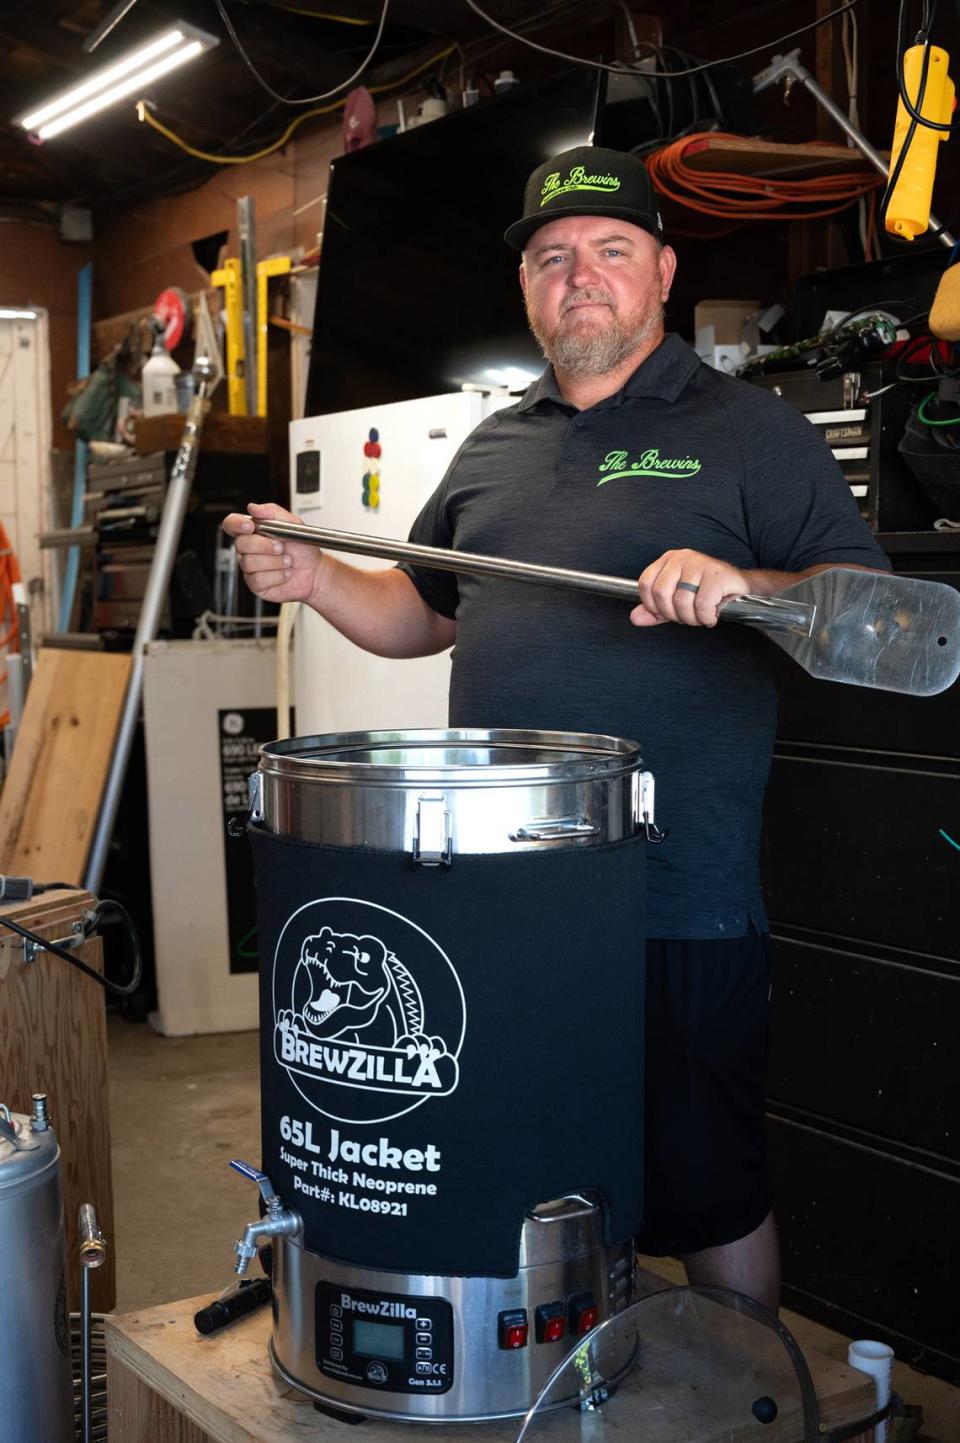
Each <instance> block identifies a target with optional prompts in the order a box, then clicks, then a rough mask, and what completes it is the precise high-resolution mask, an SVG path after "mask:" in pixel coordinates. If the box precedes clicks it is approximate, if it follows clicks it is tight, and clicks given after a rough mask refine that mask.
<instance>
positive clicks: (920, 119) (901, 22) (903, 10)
mask: <svg viewBox="0 0 960 1443" xmlns="http://www.w3.org/2000/svg"><path fill="white" fill-rule="evenodd" d="M923 11H924V15H923V19H922V20H921V22H920V32H919V33H918V35H917V39H916V40H915V41H914V44H915V45H924V46H926V50H927V54H926V56H925V57H924V59H925V62H926V61H927V60H928V58H929V54H930V30H931V28H932V26H933V20H934V16H935V15H936V13H937V0H933V9H932V10H929V9H928V0H924V6H923ZM928 17H929V18H928ZM906 20H907V0H900V11H899V14H898V17H897V89H898V90H899V92H900V99H901V100H902V101H903V108H904V110H905V111H906V112H907V114H908V115H909V116H910V117H911V119H912V120H913V121H914V123H915V124H916V125H924V126H926V128H927V129H928V130H940V131H943V132H944V133H945V134H947V135H957V134H960V121H954V122H952V123H950V122H948V123H947V124H946V125H941V124H940V122H939V121H937V120H930V119H929V117H928V116H926V115H923V114H922V113H921V111H922V107H923V89H922V87H921V89H920V91H919V93H918V95H917V105H916V109H914V106H913V102H912V101H911V99H910V97H909V95H908V94H907V84H906V80H905V79H904V74H903V58H904V56H905V54H906V52H907V49H908V47H907V46H906V45H905V44H904V43H903V42H904V39H905V37H906V32H907V23H906ZM920 35H922V36H923V39H922V40H921V39H920Z"/></svg>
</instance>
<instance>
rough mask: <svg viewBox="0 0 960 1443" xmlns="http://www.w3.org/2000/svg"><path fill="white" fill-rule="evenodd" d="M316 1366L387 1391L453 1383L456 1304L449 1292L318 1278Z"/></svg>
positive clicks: (430, 1389)
mask: <svg viewBox="0 0 960 1443" xmlns="http://www.w3.org/2000/svg"><path fill="white" fill-rule="evenodd" d="M316 1327H317V1332H316V1353H317V1367H318V1368H319V1369H320V1372H321V1373H323V1374H325V1375H326V1376H327V1377H328V1378H338V1379H340V1381H341V1382H347V1383H353V1384H355V1385H356V1386H358V1387H361V1388H372V1389H377V1390H379V1391H381V1392H387V1393H446V1392H447V1390H448V1389H449V1388H451V1387H452V1386H453V1377H454V1356H453V1308H452V1307H451V1306H450V1304H449V1303H448V1302H447V1300H446V1298H424V1297H414V1296H412V1295H410V1294H404V1293H377V1292H373V1291H370V1290H368V1289H366V1288H346V1287H343V1286H342V1285H340V1284H336V1283H318V1284H317V1292H316Z"/></svg>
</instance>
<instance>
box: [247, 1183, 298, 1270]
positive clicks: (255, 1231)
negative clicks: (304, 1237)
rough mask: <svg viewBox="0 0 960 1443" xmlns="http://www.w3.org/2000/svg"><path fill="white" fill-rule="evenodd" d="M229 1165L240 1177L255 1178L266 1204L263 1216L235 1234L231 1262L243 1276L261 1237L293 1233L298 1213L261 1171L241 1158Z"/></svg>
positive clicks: (296, 1228) (287, 1235)
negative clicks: (236, 1236)
mask: <svg viewBox="0 0 960 1443" xmlns="http://www.w3.org/2000/svg"><path fill="white" fill-rule="evenodd" d="M230 1166H231V1167H232V1168H233V1169H234V1170H235V1171H236V1172H238V1173H240V1174H241V1175H242V1176H243V1177H246V1178H249V1179H250V1181H251V1182H255V1183H256V1184H257V1186H258V1187H259V1189H260V1196H261V1197H262V1198H263V1202H264V1206H265V1207H266V1210H267V1211H266V1216H265V1217H262V1218H258V1219H257V1221H256V1222H255V1223H247V1226H246V1227H245V1228H244V1230H243V1237H242V1238H238V1239H237V1241H236V1242H235V1243H234V1245H233V1251H234V1252H235V1253H236V1255H237V1261H236V1263H235V1265H234V1269H233V1270H234V1272H235V1273H236V1274H237V1276H238V1277H241V1278H242V1277H243V1276H244V1274H245V1273H246V1271H247V1268H248V1267H249V1266H250V1259H251V1258H254V1257H256V1255H257V1252H258V1251H259V1248H260V1242H261V1240H262V1239H263V1238H292V1237H296V1235H297V1234H298V1233H299V1231H300V1228H301V1221H300V1217H299V1215H298V1214H297V1213H295V1212H293V1211H292V1210H291V1209H290V1208H285V1207H284V1205H283V1202H282V1201H281V1199H280V1198H279V1197H278V1196H277V1194H276V1193H275V1192H274V1190H273V1183H272V1182H271V1181H270V1179H269V1178H268V1177H267V1174H266V1173H265V1172H260V1171H259V1169H258V1168H255V1167H252V1166H251V1165H250V1163H248V1162H242V1161H241V1160H240V1159H239V1158H234V1159H233V1161H232V1162H231V1164H230Z"/></svg>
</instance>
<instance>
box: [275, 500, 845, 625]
mask: <svg viewBox="0 0 960 1443" xmlns="http://www.w3.org/2000/svg"><path fill="white" fill-rule="evenodd" d="M257 530H258V531H259V532H260V534H261V535H262V536H273V537H276V538H277V539H278V540H284V541H300V542H303V543H304V544H305V545H307V546H318V547H324V548H326V549H327V550H328V551H347V552H351V553H352V554H353V555H355V556H377V557H379V558H380V559H381V560H384V561H408V562H410V563H411V564H412V565H414V566H425V567H429V568H433V569H434V570H437V571H454V572H459V573H460V574H462V575H467V576H499V577H500V578H501V579H503V580H505V581H525V582H529V583H532V584H533V585H539V586H556V587H560V588H561V589H562V590H564V591H588V592H590V593H592V594H593V595H595V596H613V597H617V598H618V599H619V600H622V601H630V602H632V603H633V604H634V605H636V604H637V602H638V601H639V596H638V594H637V583H636V581H635V580H630V579H629V578H628V577H625V576H604V575H602V574H601V573H600V572H596V571H571V570H569V569H568V568H566V567H563V566H539V565H537V564H536V563H535V562H532V561H512V560H509V559H508V558H507V557H504V556H480V555H477V554H476V553H474V552H471V551H447V550H445V549H444V548H443V547H440V546H419V545H417V544H416V543H415V542H412V541H395V540H393V539H392V538H391V537H388V536H364V535H362V534H361V533H360V532H356V531H332V530H330V529H329V528H328V527H325V526H303V525H301V524H300V523H299V522H295V521H258V522H257ZM815 611H816V607H814V606H811V605H808V604H806V603H805V602H797V601H790V600H785V599H781V598H778V597H775V596H735V597H732V598H731V599H730V600H729V601H724V602H721V604H720V606H719V607H718V608H717V615H718V616H719V617H720V619H721V620H722V621H739V622H742V623H744V624H746V625H752V626H762V627H764V628H766V629H767V630H769V631H797V630H799V631H800V632H801V633H802V634H803V635H804V636H809V635H810V632H811V629H812V627H813V617H814V614H815Z"/></svg>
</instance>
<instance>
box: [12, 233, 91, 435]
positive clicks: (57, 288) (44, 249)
mask: <svg viewBox="0 0 960 1443" xmlns="http://www.w3.org/2000/svg"><path fill="white" fill-rule="evenodd" d="M92 254H93V251H92V247H91V246H88V245H78V244H75V243H69V244H68V243H67V242H66V241H62V240H61V239H60V237H59V235H58V234H57V232H56V230H54V228H53V227H52V226H41V225H29V224H27V223H25V222H23V221H4V222H2V223H0V305H4V306H27V305H33V306H42V307H43V308H44V310H46V312H47V314H48V317H49V324H50V378H51V396H52V400H53V445H54V446H55V447H58V448H62V449H67V450H72V449H73V437H72V436H71V434H70V432H69V431H67V429H66V427H65V426H64V425H63V424H62V423H61V421H60V412H61V411H62V410H63V407H64V405H65V404H66V396H67V384H68V382H69V381H71V380H73V378H74V375H75V372H76V365H77V273H78V271H79V270H80V268H81V267H82V266H84V265H86V264H87V262H88V261H89V260H91V259H92Z"/></svg>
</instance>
